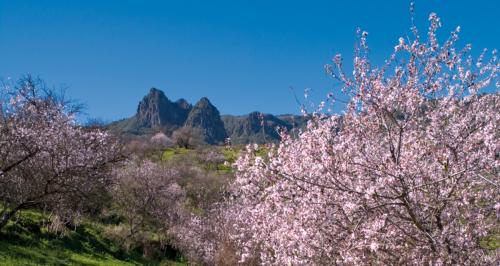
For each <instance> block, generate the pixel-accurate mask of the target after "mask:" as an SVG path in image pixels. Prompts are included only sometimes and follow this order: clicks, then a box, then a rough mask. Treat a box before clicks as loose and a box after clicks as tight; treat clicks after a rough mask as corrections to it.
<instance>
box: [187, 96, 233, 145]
mask: <svg viewBox="0 0 500 266" xmlns="http://www.w3.org/2000/svg"><path fill="white" fill-rule="evenodd" d="M184 125H185V126H187V127H194V128H200V129H201V130H202V131H203V135H204V137H205V142H206V143H208V144H217V143H221V142H223V141H224V139H225V138H226V130H225V129H224V123H223V122H222V120H221V117H220V113H219V110H217V108H216V107H215V106H214V105H213V104H212V103H211V102H210V101H209V100H208V99H207V98H206V97H203V98H201V99H200V100H199V101H198V102H197V103H196V104H195V106H194V107H193V108H192V110H191V112H189V115H188V117H187V119H186V122H185V123H184Z"/></svg>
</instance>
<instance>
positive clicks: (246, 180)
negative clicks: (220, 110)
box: [227, 13, 500, 265]
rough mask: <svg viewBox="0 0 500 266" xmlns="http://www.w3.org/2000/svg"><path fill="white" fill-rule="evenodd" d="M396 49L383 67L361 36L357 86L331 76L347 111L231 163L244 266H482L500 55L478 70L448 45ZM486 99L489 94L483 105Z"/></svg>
mask: <svg viewBox="0 0 500 266" xmlns="http://www.w3.org/2000/svg"><path fill="white" fill-rule="evenodd" d="M429 21H430V27H429V32H428V35H427V38H426V40H425V41H424V40H423V39H422V37H421V36H420V35H419V33H418V31H417V30H416V28H412V31H413V33H414V38H413V39H405V38H400V39H399V42H398V43H397V45H396V46H395V51H394V53H393V54H392V55H391V56H390V58H389V59H388V60H387V61H386V63H385V64H384V65H383V66H382V67H374V66H372V64H371V63H370V61H369V59H368V46H367V42H366V38H367V35H368V33H367V32H360V34H359V46H358V47H359V48H358V49H357V50H356V53H355V57H354V69H353V71H352V75H348V74H346V73H345V72H344V71H343V58H342V57H341V56H340V55H337V56H335V58H334V59H333V64H332V65H327V66H326V70H327V72H328V73H329V74H331V75H332V76H333V77H334V78H335V79H337V80H339V81H341V84H343V85H342V86H341V88H340V89H341V91H342V92H343V94H344V95H345V96H347V98H348V99H349V100H348V101H347V104H346V108H345V110H344V114H343V115H342V116H335V115H333V116H327V115H319V114H318V115H315V116H314V119H313V121H311V122H310V123H309V125H308V127H307V129H305V130H304V131H303V132H302V133H301V134H300V136H299V137H298V138H291V137H290V136H288V135H286V134H285V133H283V136H282V137H283V141H282V142H281V144H280V145H279V147H277V148H276V149H274V150H273V151H271V152H270V153H269V159H266V160H264V159H262V158H261V157H258V156H257V155H256V154H255V152H254V148H253V147H252V146H249V147H248V152H247V153H246V154H244V155H243V156H241V157H240V158H239V160H238V161H237V163H236V167H237V174H236V180H235V181H234V184H233V188H232V193H233V195H234V200H233V208H230V209H228V211H227V219H228V220H230V221H232V224H233V227H234V228H235V230H236V232H237V233H235V234H233V236H232V238H233V240H234V241H235V243H237V245H238V246H239V247H240V253H239V256H240V258H241V262H242V263H243V262H245V261H247V260H249V259H251V258H252V259H255V258H258V259H259V260H260V262H261V263H262V264H266V265H335V264H341V265H360V264H367V263H370V264H376V265H379V264H380V265H387V264H389V265H394V264H397V265H400V264H415V265H444V264H461V265H463V264H487V263H493V262H494V261H497V262H498V260H499V259H500V257H499V252H498V250H496V251H489V250H485V249H483V248H482V247H481V245H480V241H481V239H483V238H484V237H486V236H488V235H490V234H493V233H494V232H495V231H498V230H499V228H500V226H499V218H500V193H499V192H500V189H499V185H500V177H499V172H498V171H499V167H500V158H499V155H500V154H499V153H500V141H499V135H500V96H499V94H498V87H499V83H498V77H497V74H498V68H499V64H498V62H497V55H496V50H494V51H492V52H491V56H487V51H486V50H484V52H483V53H482V54H481V55H480V56H479V58H477V59H473V58H472V56H471V55H470V50H471V46H470V45H467V46H465V47H464V48H461V49H459V48H456V45H455V43H456V41H457V40H458V32H459V30H460V28H457V29H456V30H455V31H453V32H452V33H451V36H450V37H449V39H448V40H446V41H445V42H444V43H442V44H441V43H440V42H438V40H437V37H436V31H437V29H438V28H439V27H440V25H441V24H440V19H439V18H438V17H437V16H436V14H434V13H433V14H431V15H430V16H429ZM484 90H487V91H489V92H492V93H487V94H482V92H483V91H484Z"/></svg>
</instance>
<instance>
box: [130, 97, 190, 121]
mask: <svg viewBox="0 0 500 266" xmlns="http://www.w3.org/2000/svg"><path fill="white" fill-rule="evenodd" d="M191 108H192V107H191V105H190V104H189V103H188V102H187V101H186V100H184V99H181V100H179V101H177V102H175V103H173V102H171V101H170V100H169V99H168V98H167V96H165V94H164V93H163V91H160V90H157V89H155V88H152V89H151V90H150V91H149V93H148V95H146V96H145V97H144V98H143V99H142V101H141V102H140V103H139V106H138V107H137V114H136V115H135V117H136V120H137V123H138V126H140V127H147V128H161V127H165V126H168V127H171V126H182V125H183V124H184V121H186V119H187V116H188V113H189V111H191Z"/></svg>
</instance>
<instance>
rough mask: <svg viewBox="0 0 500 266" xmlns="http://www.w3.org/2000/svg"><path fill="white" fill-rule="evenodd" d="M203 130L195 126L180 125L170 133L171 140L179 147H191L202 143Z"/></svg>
mask: <svg viewBox="0 0 500 266" xmlns="http://www.w3.org/2000/svg"><path fill="white" fill-rule="evenodd" d="M203 138H204V137H203V131H202V130H201V129H200V128H195V127H181V128H179V129H177V130H176V131H174V132H173V133H172V141H173V142H174V143H175V144H176V145H177V146H179V147H181V148H186V149H193V148H196V147H198V146H200V145H202V144H203V143H204V141H203Z"/></svg>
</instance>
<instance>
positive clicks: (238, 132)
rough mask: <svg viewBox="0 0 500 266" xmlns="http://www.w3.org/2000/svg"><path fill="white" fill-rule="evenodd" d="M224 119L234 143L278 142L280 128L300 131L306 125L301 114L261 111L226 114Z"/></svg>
mask: <svg viewBox="0 0 500 266" xmlns="http://www.w3.org/2000/svg"><path fill="white" fill-rule="evenodd" d="M222 121H224V127H225V129H226V132H227V135H228V137H230V138H231V141H232V143H234V144H246V143H266V142H277V141H279V140H280V136H279V132H278V130H279V129H286V130H287V131H289V132H290V131H292V130H297V131H298V129H300V128H301V127H303V126H304V125H305V119H304V118H303V117H301V116H294V115H283V116H274V115H271V114H261V113H259V112H252V113H250V114H248V115H242V116H232V115H224V116H222Z"/></svg>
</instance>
